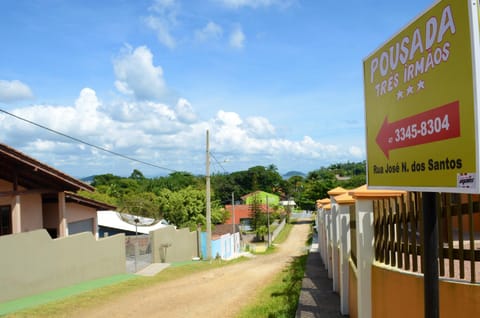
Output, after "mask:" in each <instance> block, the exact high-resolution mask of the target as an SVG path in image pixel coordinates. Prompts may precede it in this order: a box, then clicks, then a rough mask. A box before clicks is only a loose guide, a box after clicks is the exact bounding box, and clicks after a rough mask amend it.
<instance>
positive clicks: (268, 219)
mask: <svg viewBox="0 0 480 318" xmlns="http://www.w3.org/2000/svg"><path fill="white" fill-rule="evenodd" d="M266 200H267V233H268V245H267V246H268V247H270V212H269V211H268V195H267V197H266Z"/></svg>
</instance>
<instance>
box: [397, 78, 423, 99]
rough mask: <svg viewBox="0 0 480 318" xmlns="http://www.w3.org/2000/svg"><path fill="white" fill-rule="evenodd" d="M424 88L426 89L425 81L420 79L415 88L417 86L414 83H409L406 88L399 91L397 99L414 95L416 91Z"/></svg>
mask: <svg viewBox="0 0 480 318" xmlns="http://www.w3.org/2000/svg"><path fill="white" fill-rule="evenodd" d="M422 89H425V81H423V80H419V81H418V82H417V89H416V90H415V87H414V86H412V85H409V86H408V87H407V89H406V90H399V91H398V92H397V100H400V99H403V98H405V97H407V96H410V95H413V94H414V93H415V91H417V92H418V91H421V90H422Z"/></svg>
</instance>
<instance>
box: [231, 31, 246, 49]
mask: <svg viewBox="0 0 480 318" xmlns="http://www.w3.org/2000/svg"><path fill="white" fill-rule="evenodd" d="M244 42H245V34H244V33H243V31H242V28H241V27H240V26H236V27H235V28H234V29H233V31H232V33H230V46H231V47H233V48H236V49H241V48H243V46H244Z"/></svg>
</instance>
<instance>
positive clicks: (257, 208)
mask: <svg viewBox="0 0 480 318" xmlns="http://www.w3.org/2000/svg"><path fill="white" fill-rule="evenodd" d="M249 209H250V218H251V219H252V221H251V223H250V226H251V227H252V230H254V231H255V232H256V233H257V240H259V239H260V236H259V233H258V231H257V230H258V229H259V228H260V227H261V226H262V225H266V224H267V218H266V216H265V214H264V213H263V211H262V203H261V200H260V199H259V198H258V197H257V196H256V195H255V196H254V197H253V199H252V201H251V203H250V207H249Z"/></svg>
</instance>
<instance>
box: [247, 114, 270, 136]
mask: <svg viewBox="0 0 480 318" xmlns="http://www.w3.org/2000/svg"><path fill="white" fill-rule="evenodd" d="M245 122H246V124H247V127H248V130H249V131H250V133H251V134H252V135H254V136H256V137H257V138H270V137H272V136H274V135H275V127H273V125H272V124H270V122H269V121H268V119H267V118H264V117H249V118H247V119H246V120H245Z"/></svg>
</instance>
